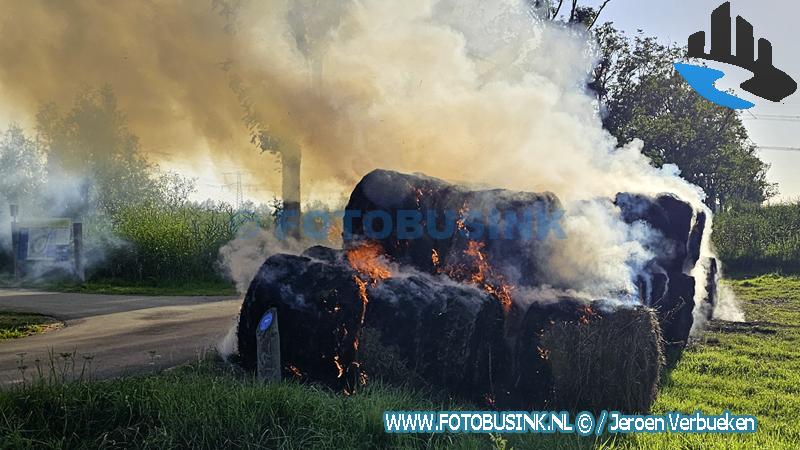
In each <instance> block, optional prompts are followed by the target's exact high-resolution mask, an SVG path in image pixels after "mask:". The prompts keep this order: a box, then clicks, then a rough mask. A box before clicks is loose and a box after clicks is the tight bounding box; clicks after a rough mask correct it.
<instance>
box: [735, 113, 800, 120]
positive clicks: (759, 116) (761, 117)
mask: <svg viewBox="0 0 800 450" xmlns="http://www.w3.org/2000/svg"><path fill="white" fill-rule="evenodd" d="M748 113H750V116H751V117H743V119H744V120H773V121H779V122H800V116H789V115H784V114H757V115H756V114H753V113H751V112H749V111H748Z"/></svg>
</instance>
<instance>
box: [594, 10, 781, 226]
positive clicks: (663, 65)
mask: <svg viewBox="0 0 800 450" xmlns="http://www.w3.org/2000/svg"><path fill="white" fill-rule="evenodd" d="M595 35H596V36H597V39H598V43H599V50H600V52H601V58H600V61H599V63H598V65H597V67H596V69H595V73H594V79H593V81H592V82H591V84H590V88H591V89H592V90H593V91H594V92H595V93H596V94H597V97H598V99H599V101H600V104H601V107H602V109H603V114H604V119H603V125H604V127H605V128H606V129H607V130H608V131H609V132H611V134H612V135H614V136H615V137H616V138H617V140H618V141H619V143H620V144H626V143H628V142H630V141H631V140H633V139H635V138H639V139H641V140H642V141H644V153H645V154H646V155H647V156H648V157H649V158H650V159H651V160H652V163H653V165H655V166H658V167H660V166H662V165H664V164H668V163H671V164H675V165H677V166H678V167H679V168H680V169H681V175H682V176H683V177H684V178H685V179H686V180H688V181H689V182H691V183H694V184H696V185H698V186H700V187H701V188H703V190H704V191H705V192H706V195H707V199H706V203H707V205H708V206H709V207H710V208H711V209H712V210H714V211H719V210H725V209H729V208H731V207H733V206H736V205H737V204H738V203H762V202H763V201H765V200H767V199H768V198H770V197H772V196H773V195H775V193H776V186H775V185H774V184H771V183H769V182H767V179H766V173H767V170H768V169H769V166H768V165H767V164H766V163H764V162H763V161H761V160H760V159H759V158H758V156H757V154H756V150H757V147H756V146H755V145H754V144H753V143H752V142H751V141H750V140H749V137H748V135H747V130H746V129H745V127H744V125H743V123H742V120H741V118H740V117H739V115H738V113H737V112H736V111H734V110H731V109H728V108H723V107H720V106H717V105H715V104H713V103H711V102H709V101H707V100H705V99H703V98H702V97H700V96H699V95H698V94H697V93H696V92H695V91H694V90H693V89H692V88H691V87H690V86H689V85H688V84H687V83H686V82H685V81H684V80H683V79H682V78H681V77H680V75H678V74H677V72H676V71H675V70H674V68H673V63H674V62H675V61H678V60H682V59H685V58H686V51H685V49H684V48H680V47H670V46H664V45H661V44H659V43H658V42H657V41H656V39H655V38H653V37H645V36H643V35H642V34H641V33H639V34H638V35H637V36H635V37H634V38H632V39H631V38H629V37H628V36H626V35H625V34H624V33H623V32H621V31H619V30H616V29H615V28H614V27H613V26H612V25H611V24H610V23H606V24H604V25H603V26H601V27H598V28H597V29H595Z"/></svg>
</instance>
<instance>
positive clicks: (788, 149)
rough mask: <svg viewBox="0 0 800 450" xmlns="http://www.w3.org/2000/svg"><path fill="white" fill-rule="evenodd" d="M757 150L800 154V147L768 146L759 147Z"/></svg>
mask: <svg viewBox="0 0 800 450" xmlns="http://www.w3.org/2000/svg"><path fill="white" fill-rule="evenodd" d="M758 149H759V150H778V151H782V152H800V147H780V146H770V145H759V146H758Z"/></svg>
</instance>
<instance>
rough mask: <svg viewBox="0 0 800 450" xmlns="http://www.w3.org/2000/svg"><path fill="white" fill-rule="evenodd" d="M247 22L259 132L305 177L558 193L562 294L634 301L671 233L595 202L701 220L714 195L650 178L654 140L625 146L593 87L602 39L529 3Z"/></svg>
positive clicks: (373, 9) (242, 26)
mask: <svg viewBox="0 0 800 450" xmlns="http://www.w3.org/2000/svg"><path fill="white" fill-rule="evenodd" d="M236 17H237V18H236V20H234V26H235V28H236V30H237V34H236V36H237V39H238V42H239V45H237V46H236V47H235V48H236V50H237V52H239V53H238V55H237V57H236V58H235V60H236V61H247V64H246V65H238V66H237V68H236V69H234V70H239V71H240V72H241V73H242V74H243V79H245V80H251V82H250V84H249V86H248V90H249V93H250V95H251V97H252V99H253V100H254V111H255V113H256V115H257V116H258V117H259V120H260V121H261V122H262V123H264V124H266V125H267V126H269V127H270V132H271V133H272V134H274V135H275V136H276V137H278V138H280V139H281V140H287V139H289V140H292V141H293V142H296V143H298V145H300V146H301V147H302V149H303V164H304V167H303V174H304V179H312V178H313V179H316V178H317V177H322V178H323V179H334V180H340V181H341V182H342V183H343V186H342V189H343V190H347V189H349V188H350V187H351V186H352V185H353V182H354V181H355V180H357V179H358V178H359V177H360V176H362V175H363V174H365V173H366V172H368V171H369V170H371V169H374V168H377V167H381V168H390V169H395V170H399V171H406V172H424V173H426V174H429V175H432V176H437V177H441V178H445V179H451V180H452V179H455V180H470V181H473V182H478V183H483V184H488V185H492V186H498V187H505V188H512V189H519V190H528V191H551V192H554V193H556V194H557V195H558V196H559V197H560V198H561V199H562V201H564V203H565V208H566V210H567V215H566V218H565V232H566V233H567V235H568V239H566V240H562V241H555V242H551V243H549V244H548V245H551V246H552V249H551V251H550V252H549V253H550V254H551V255H553V256H552V257H551V258H549V259H547V260H546V261H545V262H544V264H546V272H547V273H548V274H549V276H550V278H551V279H552V280H555V281H556V282H558V284H563V285H564V286H571V287H573V288H575V289H579V290H582V291H584V292H588V293H591V294H592V295H595V296H604V295H605V296H613V297H617V298H619V296H620V295H621V296H623V297H625V296H630V297H636V295H637V293H636V289H637V288H636V286H633V285H632V282H631V279H632V276H631V275H632V274H635V273H636V272H637V271H638V270H640V269H641V268H642V265H643V264H644V263H645V262H646V261H647V260H648V259H649V258H650V256H651V255H650V254H649V253H648V251H647V250H645V248H644V247H643V245H642V242H648V241H650V240H652V241H653V242H655V241H657V239H658V236H655V235H653V236H648V235H649V234H652V233H654V232H653V231H652V230H651V229H650V228H648V227H646V226H645V225H643V224H634V225H627V224H624V223H623V222H622V221H621V220H620V219H619V214H618V211H617V210H616V206H614V205H613V204H612V203H611V202H599V201H595V200H593V199H596V198H598V197H606V198H613V197H614V195H615V194H616V193H618V192H636V193H642V194H651V195H655V194H659V193H664V192H670V193H674V194H676V195H678V196H679V197H680V198H682V199H684V200H686V201H688V202H690V203H691V204H692V205H694V206H695V207H697V208H703V206H702V200H703V196H704V194H703V193H702V192H701V190H700V189H699V188H697V187H696V186H693V185H690V184H689V183H687V182H686V181H684V180H683V179H681V178H680V177H679V171H678V168H676V167H674V166H669V165H668V166H665V167H664V168H662V169H656V168H654V167H652V166H651V165H650V164H649V161H648V160H647V158H646V157H644V156H643V155H642V153H641V148H642V145H643V144H642V143H641V142H633V143H632V144H630V145H627V146H625V147H623V148H617V146H616V143H615V141H614V139H613V138H612V137H611V136H610V135H609V134H608V133H607V132H605V131H604V130H603V129H602V126H601V121H600V117H599V113H598V105H597V103H596V100H595V98H594V97H593V96H591V95H590V94H589V93H587V92H586V89H585V85H586V81H587V79H588V74H589V72H590V70H591V68H592V66H593V64H594V62H595V56H594V55H595V53H594V51H593V47H592V45H591V39H590V37H589V36H588V34H587V33H586V32H585V31H583V30H579V29H576V28H568V27H565V26H561V25H557V24H553V23H550V22H547V21H543V20H540V19H538V18H537V16H536V15H535V14H534V13H533V11H532V10H531V8H530V6H529V3H528V2H525V1H523V0H493V1H479V0H459V1H456V0H410V1H405V2H387V1H383V0H359V1H355V0H343V1H337V2H332V1H325V2H321V1H288V0H271V1H266V2H259V3H258V4H256V3H247V4H244V5H243V6H242V7H241V9H240V10H239V14H238V15H237V16H236ZM254 80H258V81H254ZM708 238H709V236H706V240H705V241H706V244H707V243H708ZM709 252H710V248H708V247H707V245H706V247H705V248H704V254H706V255H708V253H709ZM699 270H700V272H703V273H700V272H698V273H697V274H696V275H697V279H698V280H705V276H704V270H703V269H702V268H701V269H699ZM702 283H703V281H699V282H698V285H699V284H702ZM697 291H698V294H697V295H698V297H697V298H698V300H699V298H700V295H701V294H702V293H703V291H704V288H702V289H698V290H697ZM698 303H701V302H699V301H698ZM698 314H699V313H698Z"/></svg>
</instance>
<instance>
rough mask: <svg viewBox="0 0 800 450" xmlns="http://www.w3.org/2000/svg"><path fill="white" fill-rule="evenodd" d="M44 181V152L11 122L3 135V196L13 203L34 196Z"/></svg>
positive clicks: (0, 157)
mask: <svg viewBox="0 0 800 450" xmlns="http://www.w3.org/2000/svg"><path fill="white" fill-rule="evenodd" d="M43 182H44V155H42V153H41V152H40V151H39V148H38V146H37V145H36V143H35V142H34V141H33V140H31V139H29V138H28V137H26V136H25V133H24V131H23V130H22V128H20V127H19V126H18V125H16V124H11V125H10V126H9V127H8V130H6V132H5V134H3V136H2V139H0V197H3V198H5V199H6V200H7V201H8V202H9V203H19V202H20V201H25V200H30V199H31V198H32V197H33V196H34V194H36V193H37V192H38V191H39V189H40V188H41V186H42V183H43Z"/></svg>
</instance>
